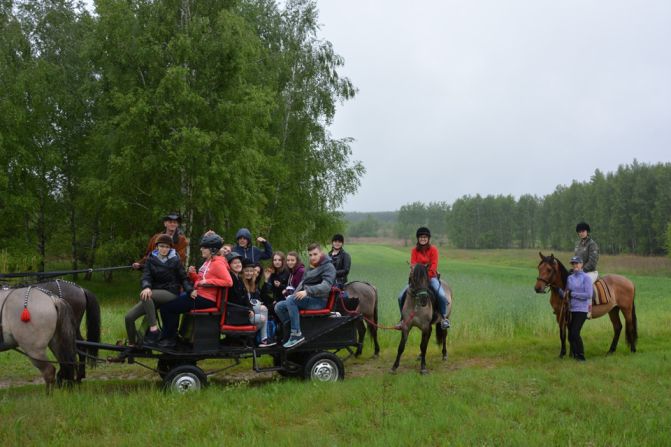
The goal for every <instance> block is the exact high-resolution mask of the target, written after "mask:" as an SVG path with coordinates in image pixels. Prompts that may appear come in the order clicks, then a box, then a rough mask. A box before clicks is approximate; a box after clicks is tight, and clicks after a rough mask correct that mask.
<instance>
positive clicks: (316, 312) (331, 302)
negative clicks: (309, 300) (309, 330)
mask: <svg viewBox="0 0 671 447" xmlns="http://www.w3.org/2000/svg"><path fill="white" fill-rule="evenodd" d="M339 294H340V289H339V288H337V287H331V293H329V299H328V301H327V302H326V307H325V308H323V309H301V310H300V311H299V313H300V315H301V317H314V316H320V315H330V314H331V312H333V307H334V306H335V300H336V297H337V296H338V295H339Z"/></svg>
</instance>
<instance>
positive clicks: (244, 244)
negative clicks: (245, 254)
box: [238, 236, 248, 248]
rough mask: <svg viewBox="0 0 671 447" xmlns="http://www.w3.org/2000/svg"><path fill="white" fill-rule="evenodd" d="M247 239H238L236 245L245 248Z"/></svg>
mask: <svg viewBox="0 0 671 447" xmlns="http://www.w3.org/2000/svg"><path fill="white" fill-rule="evenodd" d="M247 242H248V241H247V238H245V237H242V236H241V237H239V238H238V245H239V246H241V247H242V248H245V247H246V246H247Z"/></svg>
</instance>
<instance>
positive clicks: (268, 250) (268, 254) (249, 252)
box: [233, 228, 273, 262]
mask: <svg viewBox="0 0 671 447" xmlns="http://www.w3.org/2000/svg"><path fill="white" fill-rule="evenodd" d="M241 237H244V238H245V239H247V247H245V248H243V247H241V246H240V245H239V244H236V245H235V247H234V248H233V251H235V252H237V253H240V254H241V255H242V257H243V258H244V259H249V260H250V261H252V262H259V261H260V260H262V259H270V258H272V256H273V247H272V245H270V242H268V241H265V242H263V251H261V249H260V248H258V247H254V245H252V233H251V232H250V231H249V230H248V229H247V228H240V229H239V230H238V232H237V233H236V234H235V240H236V241H237V240H238V239H240V238H241Z"/></svg>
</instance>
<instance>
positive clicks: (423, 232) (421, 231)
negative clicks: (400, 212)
mask: <svg viewBox="0 0 671 447" xmlns="http://www.w3.org/2000/svg"><path fill="white" fill-rule="evenodd" d="M416 236H417V238H418V239H419V237H420V236H429V239H430V238H431V230H429V229H428V228H426V227H419V228H417V235H416Z"/></svg>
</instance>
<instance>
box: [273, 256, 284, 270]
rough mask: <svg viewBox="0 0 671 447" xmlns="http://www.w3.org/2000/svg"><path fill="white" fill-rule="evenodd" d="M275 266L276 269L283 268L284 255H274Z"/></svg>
mask: <svg viewBox="0 0 671 447" xmlns="http://www.w3.org/2000/svg"><path fill="white" fill-rule="evenodd" d="M273 267H275V268H276V269H280V268H282V257H280V256H277V255H275V256H273Z"/></svg>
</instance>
